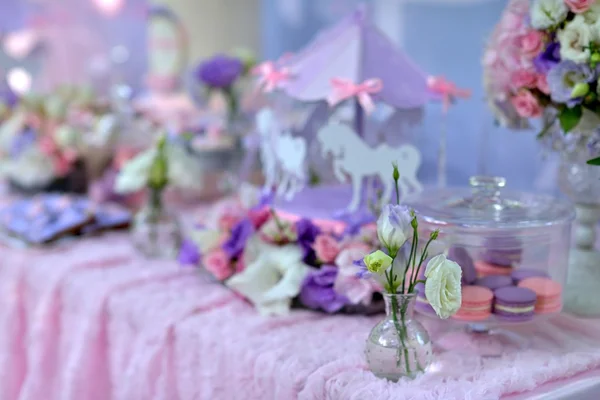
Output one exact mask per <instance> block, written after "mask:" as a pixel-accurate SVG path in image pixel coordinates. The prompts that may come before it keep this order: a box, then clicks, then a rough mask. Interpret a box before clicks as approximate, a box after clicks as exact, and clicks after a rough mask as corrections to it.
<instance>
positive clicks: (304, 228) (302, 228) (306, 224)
mask: <svg viewBox="0 0 600 400" xmlns="http://www.w3.org/2000/svg"><path fill="white" fill-rule="evenodd" d="M296 233H297V235H298V244H299V245H300V247H302V249H303V250H304V262H305V263H306V264H308V265H316V264H317V256H316V255H315V251H314V250H313V247H312V246H313V243H314V242H315V238H316V237H317V236H318V235H319V234H320V233H321V230H320V229H319V227H318V226H316V225H315V224H313V223H312V222H311V221H310V220H309V219H306V218H304V219H301V220H299V221H298V222H296Z"/></svg>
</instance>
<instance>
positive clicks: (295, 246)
mask: <svg viewBox="0 0 600 400" xmlns="http://www.w3.org/2000/svg"><path fill="white" fill-rule="evenodd" d="M394 179H395V183H396V193H397V195H399V189H398V179H399V173H398V169H397V167H394ZM209 215H210V216H211V217H210V218H209V219H208V220H207V221H205V222H206V223H205V225H203V226H201V227H198V228H197V229H196V230H194V231H192V232H191V233H190V235H189V237H188V238H187V239H186V240H185V241H184V244H183V246H182V248H181V251H180V255H179V261H180V263H181V264H183V265H192V266H196V267H199V266H201V267H202V268H204V269H205V270H206V271H207V272H208V273H209V274H210V275H211V276H212V277H213V278H214V279H216V280H217V281H219V282H221V283H223V284H224V285H225V286H227V287H229V288H231V289H232V290H234V291H236V292H237V293H239V294H240V295H242V296H243V297H245V298H246V299H247V300H248V301H249V302H250V303H252V304H253V305H254V306H255V307H256V308H257V310H258V311H259V312H260V313H261V314H264V315H281V314H285V313H288V312H289V310H290V308H291V307H292V306H299V307H302V308H308V309H313V310H319V311H322V312H326V313H337V312H348V311H354V312H356V311H358V312H362V313H368V312H370V311H372V310H373V309H370V308H369V306H373V305H375V304H377V298H378V297H379V299H380V298H381V295H382V294H381V293H383V297H384V300H385V307H386V311H387V317H386V318H385V319H384V320H383V321H382V322H381V323H379V324H378V325H377V326H376V327H375V328H374V329H373V331H372V332H371V335H370V336H369V340H368V342H367V359H368V361H369V364H370V366H371V369H372V370H373V372H374V373H375V374H376V375H377V376H380V377H384V378H388V379H391V380H398V379H399V378H400V377H401V376H409V377H414V376H415V375H416V374H417V373H418V372H419V371H423V370H424V369H425V368H426V367H427V366H428V365H429V363H430V362H431V343H430V341H429V337H428V335H427V332H426V330H425V329H424V328H423V326H422V325H420V324H419V323H418V322H417V321H416V320H414V318H413V317H412V313H413V307H414V303H415V301H416V290H417V286H418V284H420V283H423V282H424V286H425V291H426V294H427V298H428V300H429V302H430V303H431V306H432V307H433V308H434V309H435V311H436V313H437V314H438V315H439V316H440V317H442V318H448V317H449V316H451V315H452V314H454V313H455V312H456V311H457V310H458V309H459V308H460V304H461V286H460V282H461V268H460V267H459V266H458V264H456V263H455V262H453V261H450V260H447V259H446V257H445V256H444V255H438V256H436V257H433V258H431V259H430V260H429V262H428V263H427V267H426V268H425V269H424V271H423V272H424V276H423V275H421V266H422V265H423V264H424V263H425V260H427V259H428V258H429V253H428V252H429V249H430V244H431V243H432V242H433V241H435V240H436V238H437V235H438V234H437V231H436V232H434V233H433V234H431V235H430V237H429V238H428V240H427V242H426V244H425V246H423V247H421V246H420V243H419V235H418V221H417V217H416V216H415V214H414V212H412V211H410V210H408V209H407V208H405V207H403V206H401V205H387V206H385V207H384V209H383V211H382V213H381V215H380V217H379V219H378V221H377V224H376V225H374V224H357V225H349V226H347V228H346V229H345V231H344V232H342V233H336V232H332V231H328V230H327V229H325V228H323V227H320V226H319V224H318V223H317V222H314V221H310V220H308V219H299V220H295V221H293V220H291V219H289V218H285V217H284V216H282V215H280V214H278V212H277V211H276V210H274V209H272V208H271V207H270V206H269V196H264V195H263V196H259V195H258V194H257V191H256V190H254V189H248V188H247V187H246V186H244V189H243V190H241V191H240V195H239V197H238V198H235V199H233V200H229V201H226V202H223V203H221V204H220V205H218V206H217V207H216V208H215V209H213V210H212V212H211V213H210V214H209ZM425 278H426V279H425ZM379 304H380V303H379ZM376 311H381V308H376Z"/></svg>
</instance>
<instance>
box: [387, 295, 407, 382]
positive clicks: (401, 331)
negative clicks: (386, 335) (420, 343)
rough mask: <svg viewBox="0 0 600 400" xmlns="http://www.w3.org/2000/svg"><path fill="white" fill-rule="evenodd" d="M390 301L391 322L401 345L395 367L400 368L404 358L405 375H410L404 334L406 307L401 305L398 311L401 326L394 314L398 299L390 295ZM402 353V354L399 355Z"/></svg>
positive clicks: (395, 313) (396, 315)
mask: <svg viewBox="0 0 600 400" xmlns="http://www.w3.org/2000/svg"><path fill="white" fill-rule="evenodd" d="M391 301H392V320H393V321H394V326H395V327H396V333H398V338H399V339H400V343H401V345H402V347H401V348H399V349H398V357H397V360H396V364H397V366H400V363H401V361H402V358H403V357H404V368H405V369H406V374H407V375H409V376H410V375H411V371H410V360H409V358H408V348H407V347H406V339H407V337H406V336H407V334H406V320H405V317H406V309H405V308H406V307H405V305H404V304H403V305H402V308H401V309H400V318H401V320H402V325H401V324H400V321H398V313H397V312H396V309H398V299H397V298H396V295H392V298H391ZM401 351H402V353H401Z"/></svg>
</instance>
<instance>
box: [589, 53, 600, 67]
mask: <svg viewBox="0 0 600 400" xmlns="http://www.w3.org/2000/svg"><path fill="white" fill-rule="evenodd" d="M590 62H591V63H592V64H593V65H596V64H598V63H600V53H593V54H592V55H591V56H590Z"/></svg>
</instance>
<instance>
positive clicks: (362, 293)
mask: <svg viewBox="0 0 600 400" xmlns="http://www.w3.org/2000/svg"><path fill="white" fill-rule="evenodd" d="M369 252H370V249H369V247H368V246H366V245H365V244H364V243H360V242H357V243H355V245H352V246H349V247H348V248H346V249H344V250H342V251H341V252H340V254H338V256H337V257H336V259H335V265H336V266H337V267H338V274H337V276H336V278H335V282H334V284H333V289H334V290H335V291H336V292H337V293H339V294H341V295H344V296H346V298H348V300H349V301H350V303H351V304H359V303H362V304H364V305H369V304H370V303H371V300H372V298H373V293H375V292H378V291H381V290H382V286H381V284H380V283H379V282H377V281H376V280H374V279H371V278H359V277H357V276H356V274H357V273H358V272H359V269H358V267H357V266H356V265H354V261H357V260H361V259H363V258H364V256H366V255H367V254H369Z"/></svg>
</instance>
